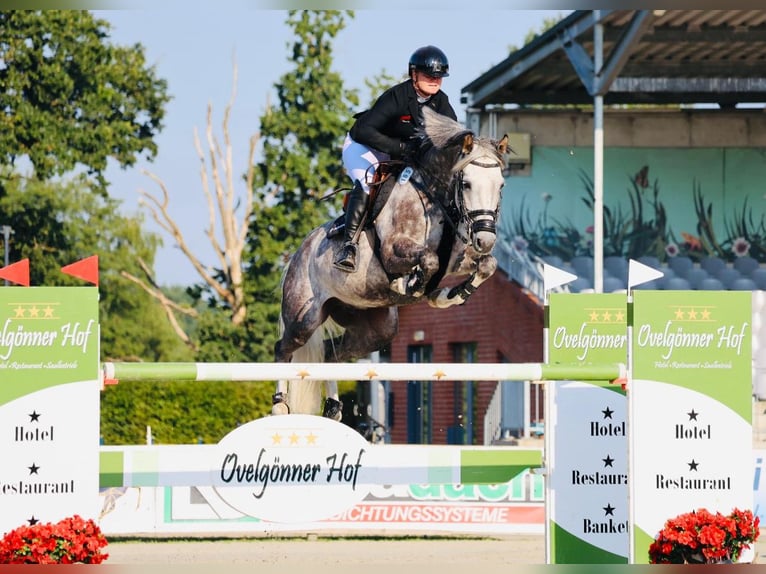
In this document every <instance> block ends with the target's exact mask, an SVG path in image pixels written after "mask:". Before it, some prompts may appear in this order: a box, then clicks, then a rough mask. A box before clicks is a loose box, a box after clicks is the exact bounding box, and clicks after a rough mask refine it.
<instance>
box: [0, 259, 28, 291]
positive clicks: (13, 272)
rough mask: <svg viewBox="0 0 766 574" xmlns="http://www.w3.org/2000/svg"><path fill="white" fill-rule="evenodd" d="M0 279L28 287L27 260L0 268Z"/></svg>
mask: <svg viewBox="0 0 766 574" xmlns="http://www.w3.org/2000/svg"><path fill="white" fill-rule="evenodd" d="M0 279H7V280H8V281H12V282H13V283H18V284H19V285H23V286H24V287H29V259H22V260H21V261H17V262H16V263H11V264H10V265H8V267H0Z"/></svg>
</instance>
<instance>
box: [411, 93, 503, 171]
mask: <svg viewBox="0 0 766 574" xmlns="http://www.w3.org/2000/svg"><path fill="white" fill-rule="evenodd" d="M423 119H424V124H425V125H424V127H423V129H421V130H418V133H417V135H418V136H419V137H420V138H421V139H422V140H424V141H428V142H430V143H431V145H432V146H433V147H434V148H435V149H436V150H437V151H440V150H444V149H445V148H448V147H450V146H454V145H455V144H456V143H458V141H459V140H458V138H459V137H460V138H462V136H464V135H467V134H472V135H474V143H475V144H476V145H475V146H474V148H473V151H472V153H471V156H478V155H484V154H486V153H487V152H490V153H491V154H492V155H494V156H496V157H497V158H498V159H500V160H502V157H501V156H500V154H499V153H498V152H497V150H496V148H495V146H494V145H493V143H492V141H491V140H490V139H489V138H484V137H476V136H475V134H473V132H472V131H471V130H469V129H468V128H466V127H465V126H464V125H463V124H461V123H460V122H457V121H455V120H453V119H452V118H450V117H447V116H445V115H442V114H440V113H438V112H435V111H434V110H432V109H431V108H429V107H427V106H424V107H423Z"/></svg>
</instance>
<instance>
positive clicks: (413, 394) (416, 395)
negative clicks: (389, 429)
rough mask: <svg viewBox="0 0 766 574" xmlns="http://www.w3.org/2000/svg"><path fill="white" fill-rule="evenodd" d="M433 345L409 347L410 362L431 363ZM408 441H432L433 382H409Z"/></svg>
mask: <svg viewBox="0 0 766 574" xmlns="http://www.w3.org/2000/svg"><path fill="white" fill-rule="evenodd" d="M431 355H432V349H431V345H411V346H409V347H407V362H408V363H430V362H431ZM407 442H408V443H409V444H430V443H431V384H430V383H429V382H424V381H409V382H408V383H407Z"/></svg>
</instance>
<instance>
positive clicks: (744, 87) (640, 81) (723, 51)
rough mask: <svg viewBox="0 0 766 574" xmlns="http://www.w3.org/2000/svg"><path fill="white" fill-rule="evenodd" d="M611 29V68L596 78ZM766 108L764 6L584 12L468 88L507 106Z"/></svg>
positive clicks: (477, 102)
mask: <svg viewBox="0 0 766 574" xmlns="http://www.w3.org/2000/svg"><path fill="white" fill-rule="evenodd" d="M597 23H600V24H601V25H602V28H601V29H602V30H603V65H602V66H600V69H601V73H600V74H595V73H594V69H595V67H596V66H595V63H594V58H598V56H597V53H598V51H597V50H594V46H597V45H598V43H597V42H598V40H594V37H595V36H594V32H595V31H596V24H597ZM598 94H600V95H603V96H604V103H605V104H606V105H609V104H641V103H643V104H699V103H715V104H719V105H720V106H721V107H722V108H731V107H734V106H735V105H736V104H739V103H762V102H766V10H576V11H574V12H572V13H571V14H570V15H569V16H567V17H566V18H564V19H563V20H561V21H560V22H559V23H558V24H557V25H556V26H554V27H553V28H551V29H549V30H548V31H546V32H545V33H544V34H542V35H540V36H537V37H536V38H535V39H534V40H533V41H531V42H530V43H529V44H527V45H526V46H524V47H522V48H521V49H520V50H517V51H516V52H513V53H511V54H510V55H509V56H508V57H507V58H506V59H505V60H503V61H502V62H500V63H499V64H497V65H496V66H494V67H493V68H491V69H490V70H488V71H487V72H485V73H484V74H482V75H481V76H479V77H478V78H477V79H475V80H474V81H472V82H471V83H469V84H468V85H466V86H465V87H464V88H463V89H462V90H461V102H462V103H466V104H468V105H469V108H473V109H474V110H476V111H479V110H482V109H486V108H487V107H490V106H496V105H504V104H519V105H535V104H538V105H539V104H559V105H565V104H585V105H588V104H592V103H593V98H594V96H595V95H598Z"/></svg>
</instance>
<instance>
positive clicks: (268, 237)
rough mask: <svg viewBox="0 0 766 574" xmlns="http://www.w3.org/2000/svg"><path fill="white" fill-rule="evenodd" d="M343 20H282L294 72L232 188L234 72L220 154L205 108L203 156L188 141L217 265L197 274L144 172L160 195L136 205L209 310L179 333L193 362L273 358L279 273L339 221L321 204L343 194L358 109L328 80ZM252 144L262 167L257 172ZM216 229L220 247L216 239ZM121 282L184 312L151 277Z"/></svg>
mask: <svg viewBox="0 0 766 574" xmlns="http://www.w3.org/2000/svg"><path fill="white" fill-rule="evenodd" d="M347 16H350V17H353V12H348V13H343V12H339V11H337V10H325V11H308V10H296V11H291V12H289V16H288V23H289V24H290V25H291V26H292V27H293V29H294V30H295V32H296V38H295V40H294V41H293V43H292V45H291V46H290V51H289V53H290V55H291V60H292V61H293V62H295V64H296V66H295V69H294V70H293V71H291V72H289V73H287V74H285V75H284V76H282V77H281V78H280V81H279V82H278V83H277V84H276V86H275V87H276V89H277V93H278V102H277V104H275V105H268V106H267V110H266V112H265V114H264V116H263V117H262V118H261V130H260V132H259V133H257V134H255V135H253V136H252V137H251V140H250V147H249V156H248V158H249V159H248V164H247V165H248V168H247V170H246V172H245V173H244V174H243V176H242V177H240V178H239V179H237V178H236V177H235V176H236V174H235V173H234V171H233V169H234V168H233V164H232V159H231V158H232V154H233V150H232V142H231V141H230V139H229V130H228V125H229V121H230V117H231V113H232V109H233V106H234V103H235V95H236V78H237V68H236V66H235V67H234V83H233V88H232V97H231V99H230V101H229V103H228V105H227V107H226V109H225V111H224V116H223V123H222V134H223V145H221V144H220V142H219V140H218V139H217V137H216V136H215V130H214V129H213V123H212V108H211V107H210V106H209V107H208V116H207V130H206V137H205V144H206V147H207V150H206V151H203V146H202V145H201V142H200V139H199V137H198V136H197V135H196V134H195V146H196V147H197V151H198V154H199V157H200V163H201V171H200V175H201V180H202V187H203V193H204V195H205V198H206V201H207V204H208V226H207V229H206V233H207V235H208V238H209V240H210V243H211V245H212V247H213V249H214V251H215V253H216V254H217V257H218V262H217V265H216V266H205V265H204V264H203V263H202V262H201V261H200V260H199V259H198V258H197V256H196V254H194V253H193V252H192V251H191V250H190V249H189V248H188V246H187V244H186V241H185V240H184V236H183V233H182V232H181V230H180V228H179V226H178V225H177V224H176V222H175V221H174V220H173V218H172V216H171V215H170V212H169V197H170V194H169V192H168V188H167V186H166V185H165V183H164V182H163V181H162V179H160V178H159V177H158V176H156V175H154V174H151V173H149V172H147V175H148V176H149V177H151V178H152V180H153V181H154V182H155V183H156V184H157V185H158V186H159V188H160V193H159V194H157V193H148V192H144V191H142V192H141V194H142V198H143V201H144V204H145V205H146V206H147V208H148V209H149V210H150V213H151V216H152V217H153V218H154V220H155V221H156V222H157V223H158V224H159V225H160V226H161V227H163V228H164V229H165V231H166V232H167V233H168V234H169V235H170V236H172V238H173V239H174V241H175V243H176V245H178V246H179V248H180V249H181V252H182V253H183V254H184V256H185V257H186V258H187V259H189V260H190V261H191V262H192V264H193V265H194V267H195V268H196V269H197V272H198V273H199V275H200V278H201V279H202V281H201V283H199V284H197V285H195V286H193V287H191V288H190V289H189V290H188V291H189V293H190V294H191V295H192V296H193V298H194V299H195V300H202V299H205V300H206V301H207V305H208V309H207V310H206V311H205V312H204V313H203V314H201V315H200V316H199V317H198V320H197V322H196V339H195V340H192V338H191V337H189V336H188V333H180V334H181V336H182V337H184V338H185V340H187V341H188V342H189V344H190V345H193V347H194V349H195V351H196V352H197V354H196V358H197V360H199V361H222V360H223V361H225V360H228V361H238V360H239V361H254V360H261V361H270V360H272V359H273V344H274V342H275V340H276V335H277V328H276V324H277V319H278V314H279V281H280V274H281V271H282V269H283V267H284V264H285V262H286V260H287V258H288V257H289V255H290V253H292V252H293V251H294V250H295V249H296V248H297V246H298V244H299V243H300V241H301V240H302V238H303V236H304V235H305V234H307V233H308V231H309V230H311V229H313V228H314V227H315V226H317V225H319V224H320V223H322V222H324V221H326V220H327V218H328V217H330V216H331V215H332V214H334V213H336V212H337V207H338V203H339V201H338V200H339V199H340V198H339V196H338V197H337V198H336V200H335V201H320V200H321V198H322V197H324V196H330V198H333V195H332V192H333V191H334V190H336V189H338V188H339V187H340V186H342V185H343V181H344V179H345V175H344V174H343V168H342V165H341V157H340V155H341V143H342V140H343V137H344V135H345V133H346V130H347V129H348V126H349V125H350V120H351V110H352V109H354V107H355V106H356V105H357V103H358V97H357V95H356V92H355V91H346V90H344V89H343V81H342V79H341V77H340V75H339V74H337V73H336V72H334V71H332V61H333V60H332V39H333V38H334V37H335V36H336V35H337V34H338V32H340V31H341V30H342V29H343V28H344V26H345V21H346V17H347ZM259 144H260V145H261V146H262V147H261V155H262V159H261V160H260V161H259V162H258V163H256V162H255V154H256V148H257V147H258V145H259ZM235 182H236V183H235ZM237 184H239V186H238V185H237ZM219 225H220V229H221V230H222V231H221V237H222V239H219V238H218V235H217V233H216V230H217V229H218V226H219ZM246 234H247V237H246V238H245V235H246ZM144 267H145V266H144ZM126 277H129V278H130V279H131V280H133V281H135V282H136V283H138V284H141V285H142V286H143V288H144V289H146V290H147V291H148V292H150V293H152V294H153V295H154V296H155V297H156V298H157V299H158V300H160V301H162V302H163V305H165V308H166V310H167V311H168V313H169V316H171V315H172V314H173V313H177V312H179V311H183V310H185V309H187V308H181V307H178V306H176V305H175V303H174V302H173V301H171V300H169V298H167V297H166V295H165V292H164V290H163V289H160V288H159V287H158V286H157V285H156V284H154V281H153V278H152V277H151V273H150V272H145V273H143V274H142V275H141V276H134V275H130V276H129V275H127V274H126ZM267 325H271V326H272V328H267V327H265V326H267Z"/></svg>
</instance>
